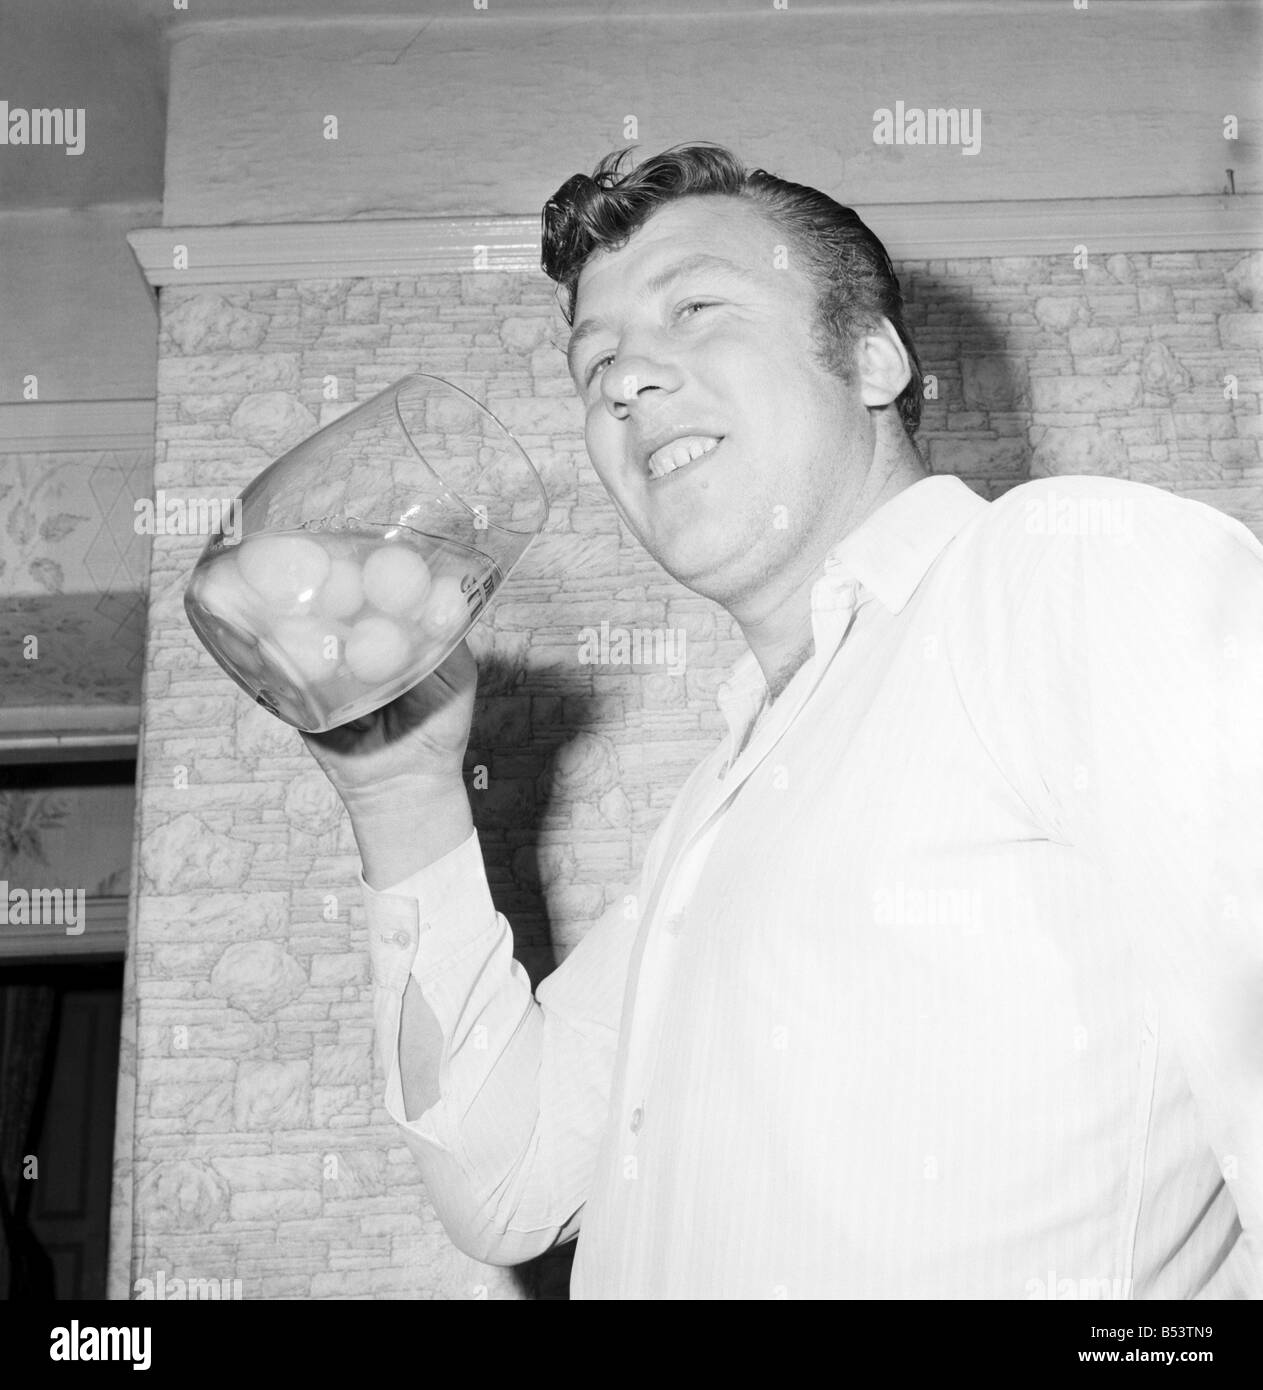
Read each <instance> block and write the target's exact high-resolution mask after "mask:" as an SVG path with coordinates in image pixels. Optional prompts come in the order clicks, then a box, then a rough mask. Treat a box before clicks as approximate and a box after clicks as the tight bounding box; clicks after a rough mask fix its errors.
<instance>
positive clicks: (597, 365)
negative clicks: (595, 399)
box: [584, 352, 614, 386]
mask: <svg viewBox="0 0 1263 1390" xmlns="http://www.w3.org/2000/svg"><path fill="white" fill-rule="evenodd" d="M613 360H614V354H613V353H612V352H607V353H606V354H605V356H604V357H598V358H597V359H596V361H595V362H593V364H592V365H591V366H590V367H589V368H588V374H587V376H586V377H585V378H584V383H585V385H588V386H591V384H592V378H593V377H594V376H596V374H597V372H598V371H599V370H600V369H601V368H602V367H608V366H609V364H610V363H611V362H612V361H613Z"/></svg>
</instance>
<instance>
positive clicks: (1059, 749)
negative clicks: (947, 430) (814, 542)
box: [363, 476, 1263, 1299]
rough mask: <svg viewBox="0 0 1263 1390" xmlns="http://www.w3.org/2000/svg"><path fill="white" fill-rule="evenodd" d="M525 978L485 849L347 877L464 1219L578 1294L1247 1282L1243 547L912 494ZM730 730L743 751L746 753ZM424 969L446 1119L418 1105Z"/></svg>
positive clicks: (855, 547)
mask: <svg viewBox="0 0 1263 1390" xmlns="http://www.w3.org/2000/svg"><path fill="white" fill-rule="evenodd" d="M812 626H813V632H814V635H815V654H814V656H813V657H812V658H811V659H810V660H809V661H808V662H807V663H806V664H805V665H804V666H803V668H802V669H801V670H800V671H799V672H798V674H797V675H796V676H795V678H794V679H793V681H792V682H791V683H790V685H789V686H788V687H787V688H786V690H785V691H784V693H783V694H782V695H781V696H780V698H779V699H778V700H776V702H775V703H774V704H773V705H772V706H771V707H770V709H769V710H768V711H767V713H766V715H765V716H764V717H763V718H762V719H760V720H759V721H758V723H757V726H756V727H755V728H754V731H753V735H752V737H751V738H750V739H749V742H748V743H747V744H746V746H745V747H744V748H743V747H742V741H743V739H744V738H745V735H746V734H747V732H748V731H749V729H750V727H751V725H752V723H753V721H754V718H755V715H756V714H757V712H758V710H759V708H760V706H761V705H762V703H763V699H764V696H765V694H766V685H765V683H764V680H763V677H762V674H761V672H760V670H759V668H758V665H757V663H756V662H755V660H754V658H753V655H752V654H750V653H747V654H746V655H745V656H744V657H743V658H742V659H741V660H740V661H739V662H738V663H737V666H736V667H735V668H734V671H733V673H732V676H731V679H730V680H729V682H728V683H727V684H726V685H725V687H723V689H722V690H721V692H720V705H721V708H722V709H723V711H724V713H725V715H726V717H727V720H728V724H729V737H728V739H727V740H726V741H725V742H724V743H723V744H721V745H720V746H719V747H717V748H716V749H715V750H714V751H713V752H712V753H711V754H710V755H709V756H708V757H706V758H705V759H704V760H703V761H702V763H701V764H700V765H699V766H698V767H697V768H696V770H695V771H694V772H693V774H692V776H691V777H690V778H689V779H688V781H687V783H686V784H685V786H684V787H683V789H682V790H681V791H680V793H679V795H678V797H677V798H676V800H675V802H674V804H673V805H672V807H671V809H670V811H669V812H668V814H667V815H666V817H665V819H664V820H663V822H662V824H661V825H660V826H659V827H658V829H657V831H656V833H655V835H654V836H653V839H652V840H651V842H650V844H649V847H648V850H647V853H646V856H645V860H644V863H643V865H642V868H641V872H640V876H639V879H638V881H637V883H636V884H635V885H633V890H632V892H631V894H630V896H629V898H627V899H625V898H624V896H622V895H620V896H619V897H618V899H617V901H615V902H614V903H613V905H612V906H611V907H610V909H609V910H608V912H607V914H606V915H605V917H603V918H602V919H601V920H600V921H599V922H598V923H596V924H595V925H594V926H593V927H592V928H591V930H590V931H589V932H588V933H587V935H586V936H585V937H584V939H583V940H582V941H581V942H580V944H579V945H578V946H577V947H576V948H575V949H574V950H573V951H572V952H571V953H570V955H569V956H568V957H567V958H566V959H565V961H564V962H563V963H562V964H561V965H560V966H559V967H558V968H557V969H556V970H555V971H554V972H553V974H552V975H550V976H549V977H548V978H547V979H546V980H545V981H544V982H543V983H542V984H541V985H540V987H539V989H538V991H537V992H536V993H535V995H534V997H533V996H532V992H531V987H530V983H529V980H528V979H527V976H526V973H525V971H524V970H523V969H522V968H521V966H520V965H518V964H517V963H516V962H515V961H514V960H513V958H512V946H513V942H512V936H511V931H510V927H509V923H508V922H507V921H506V920H505V918H504V917H503V916H502V915H500V914H498V913H497V911H496V909H495V907H494V905H493V904H492V901H491V897H490V895H489V893H488V889H487V883H486V877H485V874H484V870H483V864H482V859H481V855H480V851H479V847H478V839H477V834H476V833H475V834H473V835H471V836H470V837H469V839H468V840H467V841H466V842H465V843H464V844H463V845H461V846H460V847H458V848H457V849H455V850H453V851H452V852H451V853H450V854H448V855H446V856H445V857H444V858H442V859H440V860H439V861H438V862H437V863H435V864H433V865H431V866H430V867H428V868H427V869H425V870H423V871H421V872H420V873H418V874H416V875H414V876H413V877H411V878H410V879H408V880H406V881H405V882H403V883H400V884H397V885H394V886H392V887H391V888H390V889H389V890H388V891H386V892H381V893H378V892H374V891H372V890H370V889H369V888H368V886H367V885H366V884H364V885H363V891H364V895H365V900H366V912H367V920H368V925H369V937H370V943H371V949H372V955H373V964H374V981H375V1001H376V1003H375V1013H376V1027H377V1039H378V1044H379V1047H380V1050H381V1056H382V1061H383V1064H384V1067H385V1071H386V1077H387V1080H386V1092H385V1100H386V1106H387V1109H388V1111H389V1113H390V1115H391V1116H392V1117H393V1118H394V1119H395V1120H396V1121H397V1122H398V1123H399V1124H400V1126H401V1128H402V1132H403V1135H404V1137H405V1139H406V1141H407V1143H408V1145H409V1147H410V1148H411V1150H412V1151H413V1153H414V1154H415V1155H416V1158H417V1160H418V1163H419V1164H420V1167H421V1170H422V1172H423V1175H424V1177H425V1180H426V1183H427V1187H428V1191H429V1193H430V1196H431V1198H432V1200H433V1202H434V1205H435V1207H436V1209H437V1211H438V1213H439V1215H440V1217H441V1218H442V1220H443V1222H444V1224H445V1226H446V1228H447V1230H448V1232H449V1234H450V1235H451V1237H452V1238H453V1239H454V1240H455V1241H456V1243H457V1244H458V1245H460V1246H461V1247H462V1248H463V1249H465V1250H466V1251H467V1252H468V1253H470V1254H472V1255H474V1256H475V1257H477V1258H479V1259H481V1260H484V1261H487V1262H492V1263H503V1264H510V1263H516V1262H519V1261H522V1260H525V1259H529V1258H531V1257H532V1256H534V1255H536V1254H538V1253H540V1252H542V1251H544V1250H546V1249H547V1248H549V1247H550V1246H552V1245H553V1244H554V1243H556V1242H558V1241H560V1240H565V1239H569V1238H571V1237H573V1236H574V1235H575V1234H576V1233H578V1237H579V1240H578V1249H577V1252H576V1257H575V1263H574V1271H573V1276H572V1287H571V1292H572V1295H573V1296H574V1297H576V1298H988V1299H991V1298H994V1299H1024V1298H1069V1297H1077V1298H1084V1297H1087V1298H1163V1297H1173V1298H1190V1297H1195V1296H1203V1297H1221V1298H1222V1297H1236V1298H1240V1297H1260V1296H1263V1257H1261V1256H1260V1250H1261V1248H1263V847H1261V846H1263V546H1260V544H1259V542H1258V541H1257V540H1256V539H1255V538H1254V537H1253V536H1252V535H1251V534H1250V533H1249V532H1248V531H1247V530H1246V529H1245V528H1244V527H1243V526H1241V525H1240V524H1239V523H1237V522H1235V521H1233V520H1231V519H1230V518H1228V517H1226V516H1224V515H1222V514H1221V513H1219V512H1217V511H1214V510H1212V509H1211V508H1208V507H1204V506H1202V505H1200V504H1198V503H1195V502H1191V501H1186V500H1180V499H1177V498H1175V497H1173V496H1171V495H1169V494H1167V493H1165V492H1162V491H1160V490H1157V489H1153V488H1148V487H1144V486H1140V485H1137V484H1131V483H1125V482H1120V481H1117V480H1112V479H1105V478H1070V477H1060V478H1055V479H1047V480H1042V481H1039V482H1034V483H1028V484H1025V485H1023V486H1021V487H1018V488H1015V489H1014V490H1013V491H1011V492H1009V493H1008V494H1006V495H1005V496H1004V497H1002V498H1001V499H1000V500H998V501H996V502H992V503H987V502H984V501H983V500H982V499H980V498H979V497H977V496H976V495H975V494H974V493H973V492H972V491H970V489H969V488H968V487H966V486H965V485H964V484H963V483H962V482H960V481H959V480H958V479H956V478H953V477H947V476H939V477H929V478H925V479H923V480H921V481H919V482H917V483H915V484H914V485H912V486H911V487H908V488H907V489H905V490H904V491H903V492H901V493H899V494H898V495H897V496H895V497H894V498H893V499H891V500H890V501H888V502H886V503H885V504H884V505H883V506H881V507H880V508H879V509H878V510H877V511H876V512H874V513H873V514H872V515H871V516H870V517H869V518H868V519H867V520H866V521H865V522H864V523H863V524H862V525H861V526H859V527H858V528H857V529H856V530H854V531H853V532H851V533H850V534H849V535H848V536H846V537H845V538H844V539H843V540H842V541H841V542H840V544H838V545H837V546H836V547H835V548H834V549H833V550H832V552H831V553H830V554H829V557H828V559H827V562H826V564H825V566H824V568H823V570H822V573H821V576H820V578H819V581H818V582H817V583H816V585H815V587H814V589H813V592H812ZM738 750H740V751H739V752H738ZM410 977H411V979H413V980H415V981H416V983H417V985H418V986H419V987H420V989H421V991H422V993H423V994H424V997H425V999H426V1001H427V1002H428V1004H429V1005H430V1007H431V1008H432V1009H433V1011H434V1013H435V1015H436V1016H437V1018H438V1021H439V1024H440V1026H441V1029H442V1033H443V1039H444V1043H443V1056H442V1063H441V1067H440V1072H439V1082H440V1087H441V1093H442V1094H441V1098H440V1100H439V1101H438V1102H437V1103H436V1104H435V1105H434V1106H433V1107H431V1108H430V1109H429V1110H427V1111H426V1112H425V1113H424V1114H422V1115H421V1116H419V1117H417V1118H414V1119H413V1120H411V1121H409V1120H407V1119H406V1118H405V1114H404V1108H403V1098H402V1088H401V1082H400V1069H399V1058H398V1047H399V1020H400V1011H401V1001H402V995H403V991H404V989H405V987H406V985H407V983H408V980H409V978H410Z"/></svg>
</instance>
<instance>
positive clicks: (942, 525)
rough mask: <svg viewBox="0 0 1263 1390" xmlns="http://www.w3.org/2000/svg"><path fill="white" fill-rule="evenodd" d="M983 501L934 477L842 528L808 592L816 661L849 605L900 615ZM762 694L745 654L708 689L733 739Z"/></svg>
mask: <svg viewBox="0 0 1263 1390" xmlns="http://www.w3.org/2000/svg"><path fill="white" fill-rule="evenodd" d="M988 505H989V504H988V503H987V502H985V501H984V500H983V499H982V498H981V497H979V496H978V494H977V493H976V492H974V491H972V489H970V488H969V487H968V486H967V485H966V484H965V483H963V482H961V480H960V479H959V478H957V477H954V476H953V475H952V474H949V473H941V474H935V475H934V476H932V477H928V478H921V479H919V480H918V481H917V482H915V483H913V484H912V485H911V486H909V487H906V488H904V489H903V491H902V492H899V493H896V494H895V496H894V497H892V498H891V499H890V500H889V501H887V502H883V503H882V505H881V506H880V507H878V508H877V510H876V511H875V512H873V513H872V514H871V515H870V516H868V517H866V518H865V519H864V520H863V521H862V522H861V523H860V524H859V525H858V526H857V527H856V528H855V530H853V531H850V532H848V533H847V535H845V536H844V537H843V538H842V539H841V540H840V541H839V542H838V543H837V544H836V545H835V546H834V547H833V549H832V550H830V551H829V553H828V555H827V556H826V557H825V562H824V574H823V576H822V577H821V578H820V579H818V580H817V581H816V583H815V585H814V587H813V588H812V591H811V622H812V632H813V635H814V637H815V645H816V656H817V658H819V657H821V656H824V657H826V658H827V657H829V656H832V654H833V652H834V650H835V649H836V648H837V646H838V644H839V643H840V642H841V641H842V638H843V637H844V636H845V635H846V632H847V629H848V628H849V627H850V621H851V615H852V613H853V612H854V610H855V608H856V607H857V606H858V605H859V604H860V603H862V602H864V601H865V600H866V599H867V598H868V597H869V596H871V597H873V598H875V599H876V600H877V601H878V602H879V603H880V604H881V605H882V606H883V607H884V608H886V609H888V610H889V611H890V612H891V613H900V612H902V611H903V609H904V607H905V606H906V605H907V603H908V600H909V599H910V598H911V597H912V595H913V594H914V593H915V592H916V589H917V586H918V585H919V584H920V583H921V581H922V580H923V579H924V578H925V576H926V573H927V572H928V571H929V568H930V566H931V565H932V564H933V563H934V561H935V560H936V559H938V557H939V556H940V555H941V554H942V553H943V551H944V550H945V549H946V548H947V546H948V544H949V543H950V542H951V541H952V540H953V539H954V537H955V536H956V534H957V533H958V532H959V531H960V530H961V529H962V528H963V527H964V526H965V524H966V523H967V522H968V521H970V520H971V519H972V518H973V517H975V516H977V515H978V513H979V512H981V511H983V510H984V509H985V508H986V507H987V506H988ZM766 695H767V682H766V680H765V679H764V677H763V671H762V668H761V667H760V666H759V663H758V661H757V659H756V658H755V655H754V653H753V652H750V651H747V652H746V653H745V654H744V655H743V656H742V657H741V658H740V659H739V660H738V661H737V663H736V664H735V665H734V666H733V668H732V673H731V675H730V676H729V678H728V679H727V680H726V681H725V682H724V683H723V684H722V685H721V686H720V687H719V689H718V691H717V692H716V700H717V703H718V705H719V708H720V710H721V711H722V712H723V714H724V716H725V718H726V719H727V721H728V728H729V732H730V734H731V735H732V739H733V741H734V744H735V741H736V740H737V739H738V738H739V737H740V735H741V734H742V733H743V732H744V731H745V728H746V726H747V725H748V724H749V723H750V721H751V720H752V719H753V718H754V715H755V713H756V712H757V710H758V709H759V707H760V706H761V705H762V704H763V702H764V699H765V697H766Z"/></svg>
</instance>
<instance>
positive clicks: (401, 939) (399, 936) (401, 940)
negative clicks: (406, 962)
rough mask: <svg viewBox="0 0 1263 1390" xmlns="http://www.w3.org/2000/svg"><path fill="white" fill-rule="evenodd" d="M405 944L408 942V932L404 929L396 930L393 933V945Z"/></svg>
mask: <svg viewBox="0 0 1263 1390" xmlns="http://www.w3.org/2000/svg"><path fill="white" fill-rule="evenodd" d="M407 944H408V933H407V932H406V931H397V932H396V933H395V945H396V946H406V945H407Z"/></svg>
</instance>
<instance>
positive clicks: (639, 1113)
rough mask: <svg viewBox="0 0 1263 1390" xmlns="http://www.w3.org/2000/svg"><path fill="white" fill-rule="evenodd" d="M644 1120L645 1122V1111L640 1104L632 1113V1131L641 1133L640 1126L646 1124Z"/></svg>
mask: <svg viewBox="0 0 1263 1390" xmlns="http://www.w3.org/2000/svg"><path fill="white" fill-rule="evenodd" d="M644 1122H645V1112H644V1111H643V1110H642V1109H641V1108H640V1106H639V1105H638V1106H637V1107H636V1108H635V1110H633V1111H632V1115H631V1132H632V1133H633V1134H639V1133H640V1126H641V1125H642V1124H644Z"/></svg>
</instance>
